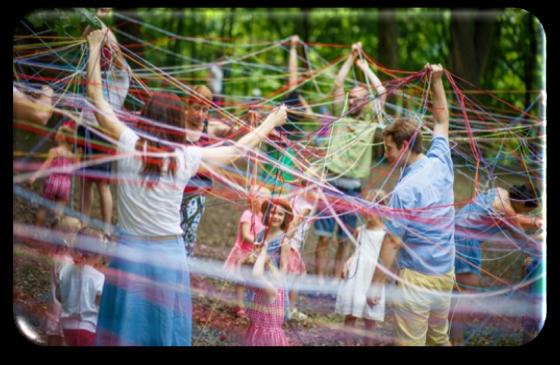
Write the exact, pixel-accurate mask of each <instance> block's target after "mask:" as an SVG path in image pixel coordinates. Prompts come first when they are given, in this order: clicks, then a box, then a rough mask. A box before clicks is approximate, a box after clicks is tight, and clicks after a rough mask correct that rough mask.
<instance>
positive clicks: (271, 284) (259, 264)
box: [243, 242, 289, 346]
mask: <svg viewBox="0 0 560 365" xmlns="http://www.w3.org/2000/svg"><path fill="white" fill-rule="evenodd" d="M253 262H254V266H253V270H252V276H251V279H252V280H251V282H252V283H253V285H252V290H253V294H254V295H253V299H252V301H251V305H250V307H249V309H248V310H247V313H248V316H249V320H250V321H251V324H250V325H249V328H248V329H247V333H246V334H245V345H246V346H289V341H288V338H287V337H286V334H285V333H284V330H283V329H282V325H283V324H284V317H285V312H284V310H285V308H284V305H285V298H284V296H285V293H286V290H285V289H284V288H283V287H282V286H281V285H279V284H280V275H279V270H278V269H277V268H276V266H275V265H274V263H273V262H272V260H271V259H270V257H269V256H268V254H267V243H266V242H265V244H264V245H263V246H262V249H260V253H259V254H258V256H257V258H256V260H255V255H254V254H253V255H250V256H249V257H247V258H246V259H245V260H244V262H243V264H245V265H246V264H251V263H253ZM265 267H266V268H268V270H269V273H270V274H271V278H270V279H268V278H266V277H265V276H264V271H265Z"/></svg>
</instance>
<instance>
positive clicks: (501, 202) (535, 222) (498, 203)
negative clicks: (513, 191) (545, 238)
mask: <svg viewBox="0 0 560 365" xmlns="http://www.w3.org/2000/svg"><path fill="white" fill-rule="evenodd" d="M492 207H493V208H494V209H495V210H496V211H498V212H499V213H501V214H502V215H503V216H504V218H505V219H507V221H508V222H510V223H511V224H513V225H514V226H516V227H517V228H520V229H524V228H542V225H543V221H542V219H541V218H538V217H530V216H528V215H524V214H518V213H517V212H516V211H515V210H514V209H513V207H512V206H511V200H510V198H509V192H508V191H507V190H505V189H502V188H498V196H496V198H495V199H494V202H493V204H492Z"/></svg>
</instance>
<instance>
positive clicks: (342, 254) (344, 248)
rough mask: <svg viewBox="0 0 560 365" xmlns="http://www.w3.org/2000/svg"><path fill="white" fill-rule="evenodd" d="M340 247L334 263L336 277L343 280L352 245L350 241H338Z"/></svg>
mask: <svg viewBox="0 0 560 365" xmlns="http://www.w3.org/2000/svg"><path fill="white" fill-rule="evenodd" d="M337 243H338V246H337V250H336V255H335V262H334V277H335V278H337V279H342V278H343V275H344V264H345V263H346V260H347V259H348V256H349V253H350V249H351V243H350V242H349V241H348V240H338V241H337Z"/></svg>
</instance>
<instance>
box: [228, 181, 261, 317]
mask: <svg viewBox="0 0 560 365" xmlns="http://www.w3.org/2000/svg"><path fill="white" fill-rule="evenodd" d="M269 197H270V190H268V189H267V188H265V187H263V186H253V187H251V189H250V190H249V196H248V199H247V200H248V202H249V209H246V210H245V211H244V212H243V214H241V218H240V219H239V227H238V229H237V236H236V238H235V244H234V246H233V247H232V249H231V251H230V252H229V255H228V257H227V259H226V261H225V264H224V269H225V270H227V271H230V272H234V271H236V270H238V269H239V267H240V266H241V262H242V261H243V260H244V259H245V258H247V257H248V256H249V255H250V254H251V252H252V251H253V245H254V243H255V241H256V239H257V235H258V233H259V232H260V231H261V230H262V229H263V228H264V225H263V222H262V219H263V216H262V212H261V207H262V204H263V202H264V201H266V200H267V199H268V198H269ZM244 296H245V288H244V287H243V285H237V287H236V301H237V303H236V306H235V307H234V309H233V312H234V314H235V315H236V316H237V317H241V318H247V313H246V312H245V309H244V304H243V298H244Z"/></svg>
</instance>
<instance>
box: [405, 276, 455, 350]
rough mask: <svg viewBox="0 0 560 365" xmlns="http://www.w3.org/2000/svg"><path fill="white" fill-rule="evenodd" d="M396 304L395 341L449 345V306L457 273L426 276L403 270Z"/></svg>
mask: <svg viewBox="0 0 560 365" xmlns="http://www.w3.org/2000/svg"><path fill="white" fill-rule="evenodd" d="M399 277H400V278H401V279H402V280H403V281H402V282H401V281H399V282H398V284H397V286H398V288H399V292H400V295H402V297H399V298H398V300H397V301H396V304H395V310H394V311H395V322H396V344H397V345H399V346H424V345H440V346H449V345H450V342H449V335H448V329H449V321H448V315H449V307H450V305H451V293H452V289H453V283H454V273H453V271H451V272H450V273H448V274H445V275H427V274H422V273H420V272H417V271H414V270H410V269H402V270H400V272H399Z"/></svg>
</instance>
